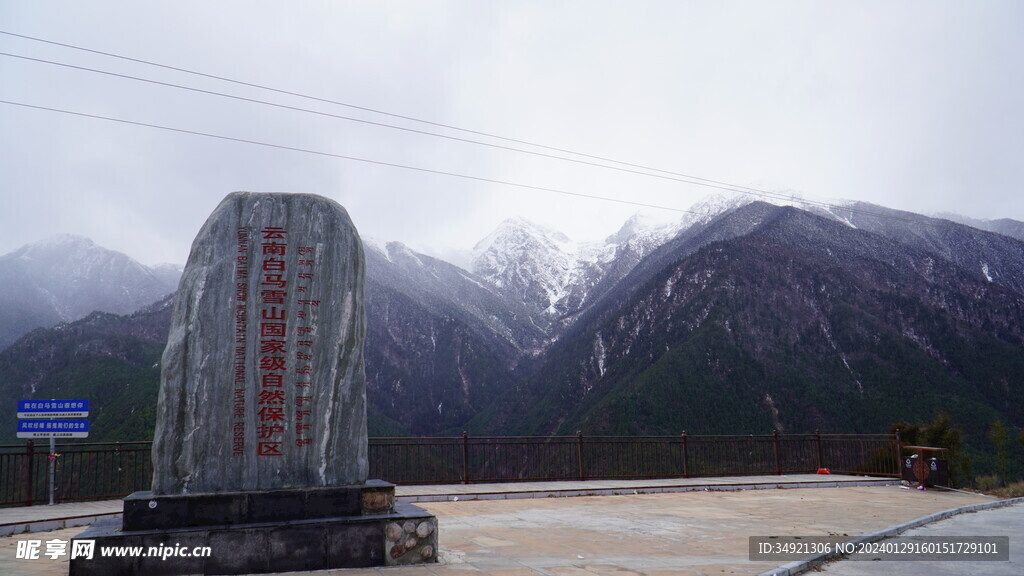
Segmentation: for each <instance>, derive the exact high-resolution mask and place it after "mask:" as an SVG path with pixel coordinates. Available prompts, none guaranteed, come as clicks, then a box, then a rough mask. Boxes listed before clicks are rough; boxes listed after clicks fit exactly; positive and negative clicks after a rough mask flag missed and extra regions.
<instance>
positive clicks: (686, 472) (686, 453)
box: [683, 430, 690, 478]
mask: <svg viewBox="0 0 1024 576" xmlns="http://www.w3.org/2000/svg"><path fill="white" fill-rule="evenodd" d="M688 444H689V442H688V441H687V438H686V430H683V478H689V477H690V450H689V446H688Z"/></svg>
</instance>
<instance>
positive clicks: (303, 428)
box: [295, 246, 320, 448]
mask: <svg viewBox="0 0 1024 576" xmlns="http://www.w3.org/2000/svg"><path fill="white" fill-rule="evenodd" d="M315 264H316V261H315V260H314V249H313V247H312V246H299V260H298V266H299V273H298V275H297V278H298V280H297V285H296V287H295V289H296V291H297V292H298V304H299V310H298V311H296V313H295V317H296V320H297V321H298V324H299V326H298V329H297V330H296V332H297V334H298V335H299V341H298V342H297V344H298V345H297V346H296V347H295V350H296V352H295V361H296V366H297V367H296V369H295V374H296V376H295V446H297V447H300V448H301V447H303V446H309V445H311V444H312V443H313V439H312V438H310V429H311V428H312V427H313V424H312V422H311V421H310V418H311V414H312V401H313V396H312V391H311V387H312V383H311V380H312V378H311V374H312V372H313V354H312V350H313V342H314V338H315V337H316V332H315V330H314V328H313V323H312V322H311V318H310V317H311V316H312V314H311V312H312V310H311V308H315V307H319V306H320V301H319V300H310V299H309V296H308V294H309V289H310V287H311V286H312V285H313V274H314V272H315ZM304 297H305V298H304Z"/></svg>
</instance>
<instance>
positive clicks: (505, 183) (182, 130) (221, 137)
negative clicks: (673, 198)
mask: <svg viewBox="0 0 1024 576" xmlns="http://www.w3.org/2000/svg"><path fill="white" fill-rule="evenodd" d="M0 104H9V105H12V106H21V107H24V108H33V109H36V110H45V111H47V112H57V113H60V114H69V115H72V116H81V117H83V118H92V119H96V120H107V121H109V122H118V123H121V124H129V125H132V126H142V127H145V128H155V129H158V130H166V131H168V132H178V133H180V134H190V135H193V136H205V137H207V138H217V139H219V140H228V141H231V142H241V143H244V144H253V145H256V146H265V147H267V148H277V149H280V150H290V151H292V152H302V153H305V154H316V155H318V156H327V157H330V158H339V159H342V160H352V161H354V162H364V163H367V164H375V165H378V166H388V167H391V168H401V169H403V170H413V171H416V172H425V173H428V174H440V175H443V176H452V177H455V178H463V179H466V180H475V181H478V182H487V183H489V184H501V185H503V186H514V187H517V188H526V189H529V190H537V191H541V192H551V193H554V194H562V195H565V196H574V197H578V198H589V199H592V200H604V201H606V202H615V203H618V204H628V205H631V206H639V207H641V208H656V209H659V210H670V211H672V212H683V213H688V214H697V213H696V212H693V211H691V210H685V209H683V208H674V207H671V206H662V205H659V204H648V203H644V202H636V201H634V200H623V199H621V198H611V197H608V196H596V195H594V194H584V193H582V192H570V191H567V190H559V189H557V188H547V187H544V186H534V185H532V184H521V183H518V182H509V181H507V180H498V179H495V178H485V177H483V176H473V175H470V174H459V173H458V172H447V171H445V170H435V169H432V168H422V167H419V166H409V165H406V164H398V163H397V162H385V161H383V160H372V159H370V158H359V157H357V156H347V155H344V154H335V153H333V152H324V151H322V150H311V149H309V148H299V147H297V146H286V145H283V144H274V143H271V142H261V141H259V140H249V139H246V138H236V137H234V136H224V135H223V134H212V133H209V132H200V131H198V130H187V129H185V128H174V127H172V126H162V125H160V124H150V123H147V122H137V121H135V120H125V119H123V118H113V117H110V116H101V115H98V114H88V113H86V112H76V111H74V110H62V109H60V108H50V107H48V106H38V105H35V104H26V103H24V102H13V101H10V100H0Z"/></svg>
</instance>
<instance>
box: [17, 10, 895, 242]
mask: <svg viewBox="0 0 1024 576" xmlns="http://www.w3.org/2000/svg"><path fill="white" fill-rule="evenodd" d="M0 34H4V35H7V36H13V37H16V38H22V39H26V40H31V41H34V42H41V43H45V44H51V45H54V46H60V47H63V48H69V49H72V50H78V51H82V52H89V53H93V54H99V55H102V56H107V57H110V58H117V59H120V60H125V61H129V62H135V63H139V64H144V65H147V66H154V67H158V68H163V69H167V70H173V71H176V72H182V73H185V74H191V75H194V76H200V77H204V78H210V79H214V80H219V81H223V82H229V83H232V84H237V85H240V86H246V87H250V88H257V89H260V90H267V91H271V92H276V93H279V94H286V95H289V96H295V97H298V98H304V99H308V100H313V101H317V102H323V103H327V104H333V105H337V106H344V107H347V108H352V109H356V110H362V111H366V112H372V113H375V114H381V115H385V116H390V117H393V118H400V119H403V120H409V121H412V122H419V123H422V124H427V125H431V126H437V127H441V128H446V129H450V130H456V131H459V132H464V133H468V134H476V135H480V136H486V137H488V138H494V139H498V140H503V141H506V142H513V143H517V144H524V145H527V146H533V147H536V148H541V149H545V150H551V151H555V152H561V153H565V154H572V155H574V156H580V157H583V158H590V159H592V160H598V161H600V162H611V163H613V164H619V165H620V166H609V165H607V164H600V163H598V162H591V161H586V160H579V159H576V158H567V157H564V156H558V155H555V154H547V153H542V152H536V151H532V150H524V149H521V148H515V147H511V146H504V145H499V144H493V143H489V142H481V141H478V140H471V139H467V138H459V137H456V136H450V135H446V134H439V133H436V132H428V131H425V130H417V129H414V128H407V127H403V126H395V125H392V124H385V123H382V122H375V121H371V120H365V119H360V118H353V117H349V116H341V115H338V114H331V113H328V112H321V111H317V110H310V109H305V108H299V107H296V106H288V105H284V104H278V103H274V102H267V101H263V100H257V99H254V98H247V97H243V96H236V95H232V94H225V93H221V92H214V91H211V90H203V89H200V88H194V87H189V86H183V85H180V84H174V83H170V82H161V81H157V80H150V79H146V78H141V77H137V76H130V75H127V74H118V73H115V72H108V71H104V70H98V69H93V68H86V67H83V66H75V65H72V64H66V63H61V62H55V61H50V60H43V59H39V58H30V57H27V56H20V55H17V54H10V53H5V52H4V53H0V54H2V55H4V56H9V57H14V58H22V59H25V60H30V61H35V62H40V63H46V64H52V65H56V66H64V67H67V68H74V69H79V70H83V71H88V72H94V73H99V74H106V75H110V76H116V77H120V78H125V79H131V80H136V81H140V82H148V83H152V84H157V85H162V86H167V87H173V88H179V89H182V90H189V91H193V92H199V93H204V94H209V95H214V96H220V97H225V98H232V99H236V100H241V101H247V102H252V103H256V104H263V105H267V106H273V107H277V108H282V109H289V110H294V111H299V112H306V113H311V114H317V115H321V116H327V117H332V118H336V119H341V120H348V121H352V122H359V123H363V124H368V125H373V126H378V127H384V128H390V129H395V130H402V131H406V132H411V133H417V134H422V135H427V136H435V137H439V138H446V139H449V140H453V141H460V142H465V143H470V144H477V145H481V146H488V147H491V148H496V149H503V150H508V151H513V152H520V153H524V154H531V155H535V156H540V157H545V158H551V159H555V160H564V161H568V162H574V163H577V164H582V165H587V166H593V167H598V168H605V169H609V170H616V171H620V172H625V173H631V174H637V175H641V176H648V177H652V178H659V179H664V180H670V181H675V182H682V183H686V184H693V185H696V186H703V187H707V188H714V189H718V190H724V191H727V192H735V193H741V194H748V195H753V196H761V197H764V198H769V199H773V200H781V201H783V202H786V201H792V200H794V198H793V197H792V196H790V195H787V194H784V193H777V192H770V191H767V190H762V189H759V188H752V187H749V186H741V185H738V184H730V183H728V182H723V181H719V180H712V179H709V178H702V177H699V176H693V175H689V174H684V173H680V172H673V171H671V170H664V169H661V168H655V167H650V166H645V165H642V164H635V163H631V162H625V161H622V160H616V159H614V158H607V157H603V156H597V155H593V154H586V153H583V152H577V151H573V150H569V149H565V148H558V147H554V146H548V145H544V144H538V143H535V142H529V141H526V140H519V139H515V138H509V137H505V136H500V135H497V134H493V133H488V132H483V131H478V130H471V129H467V128H460V127H458V126H453V125H450V124H444V123H440V122H433V121H430V120H423V119H420V118H415V117H412V116H405V115H402V114H396V113H392V112H387V111H384V110H378V109H374V108H368V107H365V106H358V105H355V104H349V103H346V102H340V101H337V100H331V99H328V98H322V97H317V96H311V95H307V94H302V93H299V92H294V91H290V90H284V89H280V88H274V87H270V86H265V85H261V84H255V83H252V82H245V81H242V80H236V79H232V78H227V77H224V76H218V75H216V74H209V73H205V72H198V71H195V70H189V69H186V68H181V67H177V66H170V65H167V64H160V63H157V62H152V61H148V60H142V59H139V58H132V57H129V56H123V55H120V54H115V53H112V52H104V51H101V50H95V49H91V48H85V47H82V46H75V45H73V44H66V43H62V42H56V41H53V40H46V39H43V38H37V37H33V36H27V35H24V34H17V33H14V32H8V31H4V30H0ZM112 120H115V121H117V120H116V119H112ZM168 129H169V128H168ZM212 136H214V137H216V136H215V135H212ZM313 152H314V153H316V152H315V151H313ZM621 166H628V167H629V168H622V167H621ZM424 170H426V169H424ZM641 170H645V171H647V172H643V171H641ZM651 172H655V173H651ZM584 196H585V195H584ZM800 202H801V203H802V204H804V205H808V206H817V207H820V208H825V209H828V210H832V209H837V210H843V211H846V212H849V213H851V214H860V215H864V216H873V217H878V218H889V219H892V220H900V221H905V222H911V220H910V219H906V218H900V217H898V216H895V215H892V214H880V213H877V212H873V211H870V210H863V209H859V208H854V207H852V206H840V205H835V204H832V203H829V202H822V201H817V200H807V199H803V198H801V199H800ZM652 207H655V206H652ZM658 208H665V209H669V210H678V209H674V208H667V207H658ZM683 212H686V211H685V210H683Z"/></svg>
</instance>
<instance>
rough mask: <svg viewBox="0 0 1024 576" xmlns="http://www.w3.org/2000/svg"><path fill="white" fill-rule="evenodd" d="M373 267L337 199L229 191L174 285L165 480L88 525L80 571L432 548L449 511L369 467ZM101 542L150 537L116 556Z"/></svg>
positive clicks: (298, 560) (162, 455)
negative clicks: (414, 500)
mask: <svg viewBox="0 0 1024 576" xmlns="http://www.w3.org/2000/svg"><path fill="white" fill-rule="evenodd" d="M363 284H364V257H363V250H362V244H361V242H360V240H359V236H358V234H357V232H356V230H355V227H354V226H353V225H352V222H351V220H350V219H349V217H348V214H347V213H346V212H345V209H344V208H342V207H341V206H340V205H338V204H337V203H335V202H333V201H331V200H329V199H326V198H323V197H319V196H314V195H308V194H276V193H275V194H256V193H248V192H235V193H233V194H230V195H228V196H227V198H225V199H224V200H223V201H222V202H221V204H220V205H219V206H218V207H217V208H216V210H215V211H214V212H213V214H212V215H211V216H210V217H209V219H208V220H207V221H206V223H205V224H204V225H203V227H202V229H201V230H200V232H199V235H198V236H197V237H196V239H195V241H194V243H193V245H192V250H191V253H190V254H189V259H188V263H187V265H186V266H185V271H184V273H183V275H182V279H181V283H180V285H179V288H178V293H177V296H176V298H175V303H174V312H173V316H172V321H171V331H170V334H169V337H168V343H167V348H166V349H165V350H164V355H163V360H162V372H161V385H160V397H159V401H158V404H157V417H156V420H157V422H156V433H155V438H154V441H153V485H152V490H151V491H145V492H136V493H134V494H132V495H130V496H128V497H127V498H126V499H125V502H124V514H123V518H122V519H121V520H110V521H105V522H97V523H96V524H94V525H93V526H92V527H91V528H89V529H88V530H86V531H85V532H83V533H82V534H80V535H78V536H77V537H76V539H75V540H76V541H89V540H94V541H95V547H94V549H93V550H94V552H93V557H92V558H83V557H78V558H73V559H72V561H71V574H72V576H84V575H91V574H133V573H145V574H250V573H266V572H282V571H289V570H321V569H330V568H346V567H364V566H375V565H391V564H409V563H416V562H434V561H436V556H437V553H436V551H437V530H436V526H437V521H436V519H435V518H434V517H432V516H430V515H429V514H427V513H426V512H425V511H423V510H421V509H419V508H417V507H415V506H410V505H402V504H397V505H396V503H395V497H394V486H393V485H391V484H388V483H386V482H382V481H379V480H367V476H368V464H367V455H366V452H367V438H366V391H365V378H364V373H363V340H364V332H365V314H364V308H363ZM103 546H138V547H141V548H143V549H145V550H146V552H143V554H144V555H143V556H140V557H131V558H126V557H120V558H117V557H111V558H107V557H102V556H101V555H100V554H99V551H100V550H101V547H103ZM150 548H152V549H155V550H156V551H157V557H155V558H154V557H152V556H151V555H149V554H148V551H149V549H150ZM203 548H208V554H209V555H208V556H203V555H199V556H197V555H196V554H193V553H191V552H192V551H194V550H200V549H203ZM186 549H187V550H188V551H189V552H190V554H188V555H184V554H181V555H178V554H173V555H172V557H167V552H166V551H167V550H175V551H180V550H186ZM161 555H162V556H164V558H160V557H159V556H161Z"/></svg>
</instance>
